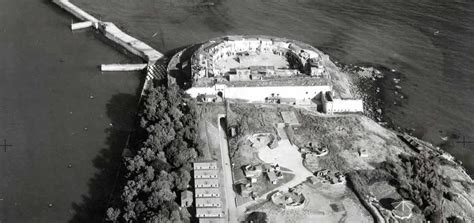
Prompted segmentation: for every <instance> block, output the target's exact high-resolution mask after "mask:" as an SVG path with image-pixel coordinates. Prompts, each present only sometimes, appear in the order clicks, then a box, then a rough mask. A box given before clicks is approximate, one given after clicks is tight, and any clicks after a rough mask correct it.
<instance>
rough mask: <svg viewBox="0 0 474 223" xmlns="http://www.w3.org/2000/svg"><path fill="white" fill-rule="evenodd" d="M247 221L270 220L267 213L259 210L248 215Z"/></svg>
mask: <svg viewBox="0 0 474 223" xmlns="http://www.w3.org/2000/svg"><path fill="white" fill-rule="evenodd" d="M246 221H247V222H253V223H266V222H268V218H267V213H265V212H258V211H255V212H252V213H250V214H249V215H248V216H247V218H246Z"/></svg>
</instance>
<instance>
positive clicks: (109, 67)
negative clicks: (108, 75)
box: [100, 64, 148, 71]
mask: <svg viewBox="0 0 474 223" xmlns="http://www.w3.org/2000/svg"><path fill="white" fill-rule="evenodd" d="M147 66H148V64H102V65H100V70H101V71H136V70H143V69H145V68H147Z"/></svg>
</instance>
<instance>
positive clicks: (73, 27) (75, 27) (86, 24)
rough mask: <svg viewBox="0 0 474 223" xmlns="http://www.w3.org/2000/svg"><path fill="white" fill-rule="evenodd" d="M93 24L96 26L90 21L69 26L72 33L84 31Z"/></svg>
mask: <svg viewBox="0 0 474 223" xmlns="http://www.w3.org/2000/svg"><path fill="white" fill-rule="evenodd" d="M94 24H97V23H93V22H91V21H85V22H77V23H73V24H71V30H73V31H74V30H78V29H86V28H89V27H92V26H93V25H94Z"/></svg>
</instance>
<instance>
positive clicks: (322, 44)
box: [0, 0, 474, 222]
mask: <svg viewBox="0 0 474 223" xmlns="http://www.w3.org/2000/svg"><path fill="white" fill-rule="evenodd" d="M74 2H75V3H77V4H78V5H80V6H81V7H83V8H84V9H86V11H88V12H90V13H92V14H93V15H95V16H97V17H99V18H101V19H102V20H106V21H112V22H114V23H116V24H117V25H119V26H120V27H123V28H124V30H125V31H127V32H129V33H130V34H132V35H133V36H135V37H137V38H139V39H142V40H144V41H146V42H147V43H149V44H150V45H151V46H153V47H155V48H156V49H157V50H159V51H162V52H166V51H168V50H172V49H174V48H177V47H181V46H184V45H187V44H192V43H195V42H200V41H205V40H207V39H209V38H213V37H216V36H222V35H228V34H265V35H275V36H282V37H288V38H292V39H297V40H301V41H304V42H307V43H309V44H312V45H314V46H316V47H319V48H321V49H322V50H324V51H325V52H327V53H329V54H330V55H331V56H333V57H335V58H337V59H339V60H341V61H342V62H344V63H365V62H368V63H375V64H381V65H383V66H386V67H389V68H394V69H396V70H397V71H400V72H401V73H403V74H404V78H403V82H402V84H401V86H402V91H403V93H404V94H406V95H408V99H407V100H405V101H404V102H403V104H402V106H392V107H390V112H389V113H388V114H387V115H388V116H389V117H390V118H392V119H393V120H394V121H395V122H396V123H398V124H399V125H402V126H404V127H408V128H415V129H416V130H417V131H416V134H417V135H419V136H421V137H422V138H423V139H426V140H429V141H432V142H435V143H438V142H440V136H445V135H450V134H455V135H458V136H461V137H462V136H464V137H465V138H466V139H467V140H470V141H474V127H473V126H474V117H473V115H472V111H474V99H473V98H472V97H470V96H471V95H474V94H473V93H474V92H473V91H474V90H473V86H474V80H473V79H474V76H473V64H474V55H473V54H472V52H473V50H474V45H473V42H472V40H471V39H472V36H474V35H473V34H474V27H473V26H474V25H473V24H474V4H472V3H468V2H467V1H450V2H449V3H448V2H440V1H426V0H425V1H423V0H420V1H395V2H393V3H389V2H387V1H372V2H371V1H342V0H339V1H322V0H313V1H310V0H295V1H290V0H222V1H218V2H217V1H216V4H215V6H213V7H205V6H196V4H194V5H193V4H191V3H197V2H199V1H198V0H177V1H171V0H138V1H131V0H113V1H112V0H94V1H92V0H77V1H74ZM177 2H178V3H179V4H178V3H177ZM70 18H72V17H71V16H69V15H68V14H67V13H64V12H62V11H61V10H60V9H57V8H56V7H55V6H54V5H52V4H50V3H49V1H47V0H36V1H27V0H17V1H7V0H0V46H1V47H0V49H2V50H1V51H0V127H1V128H0V140H1V139H3V138H6V139H7V140H8V142H10V143H12V144H14V146H13V147H11V148H10V149H9V150H8V152H6V153H4V152H3V151H0V162H1V164H0V173H1V176H2V181H1V182H2V184H1V190H0V199H3V200H0V221H2V222H67V221H71V222H81V221H82V222H94V221H96V220H97V219H100V217H101V214H102V213H101V210H102V208H103V206H105V205H104V203H106V201H105V200H107V197H104V196H103V195H101V194H104V191H107V190H111V187H110V185H112V184H113V180H110V181H109V180H106V179H109V178H110V176H111V175H113V173H112V172H113V171H112V172H111V171H104V170H105V169H108V168H109V169H110V168H111V169H112V170H115V169H114V167H115V166H116V164H115V161H114V160H113V159H109V158H107V157H110V154H112V155H113V157H115V158H116V157H117V154H118V153H119V152H118V151H119V150H120V148H121V147H123V143H124V140H123V138H124V136H125V135H126V134H127V133H128V131H129V128H130V127H131V126H132V124H131V123H132V120H133V119H132V117H133V116H134V115H133V113H134V112H135V111H136V105H135V104H134V101H136V99H137V94H136V92H137V90H138V88H139V87H140V81H142V79H141V78H140V76H139V75H138V74H108V75H101V74H100V72H99V71H98V70H97V67H96V66H97V65H99V64H100V63H113V62H129V60H130V59H129V58H128V57H126V56H124V55H122V54H120V53H118V52H117V51H115V50H114V49H113V48H111V47H109V45H107V44H106V42H105V43H104V42H102V41H100V40H97V37H96V36H95V35H94V33H93V32H91V31H87V32H79V33H71V32H70V31H69V28H68V27H67V26H68V25H69V24H70ZM436 31H439V33H438V34H437V35H435V33H436ZM91 94H93V95H94V96H95V98H94V99H93V100H92V99H89V96H90V95H91ZM70 111H73V114H70V113H69V112H70ZM110 122H114V123H120V125H119V124H116V125H114V127H110V126H109V123H110ZM86 126H87V128H88V130H87V131H84V130H83V128H84V127H86ZM440 131H442V132H440ZM73 133H74V135H73ZM458 140H459V139H452V140H451V141H450V143H448V144H449V145H450V146H449V147H448V148H447V150H448V151H449V152H451V153H452V154H453V155H455V156H456V157H457V158H459V159H460V160H462V161H463V162H464V164H465V166H466V167H467V168H468V169H469V171H470V172H471V173H473V172H474V162H472V161H470V160H473V158H474V153H473V152H472V151H473V149H474V144H467V145H466V146H465V147H463V146H462V144H459V143H456V141H458ZM68 163H72V165H73V167H72V168H67V165H68ZM107 185H109V186H107ZM101 188H103V189H101ZM97 195H99V196H97ZM83 196H84V197H83ZM91 198H92V199H91ZM48 203H53V204H54V206H53V207H51V208H49V207H48ZM94 209H95V211H91V210H94Z"/></svg>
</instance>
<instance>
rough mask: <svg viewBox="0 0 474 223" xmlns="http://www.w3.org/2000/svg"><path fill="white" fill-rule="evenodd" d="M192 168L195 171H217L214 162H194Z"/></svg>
mask: <svg viewBox="0 0 474 223" xmlns="http://www.w3.org/2000/svg"><path fill="white" fill-rule="evenodd" d="M193 168H194V169H195V170H200V169H217V162H215V161H205V162H194V165H193Z"/></svg>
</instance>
